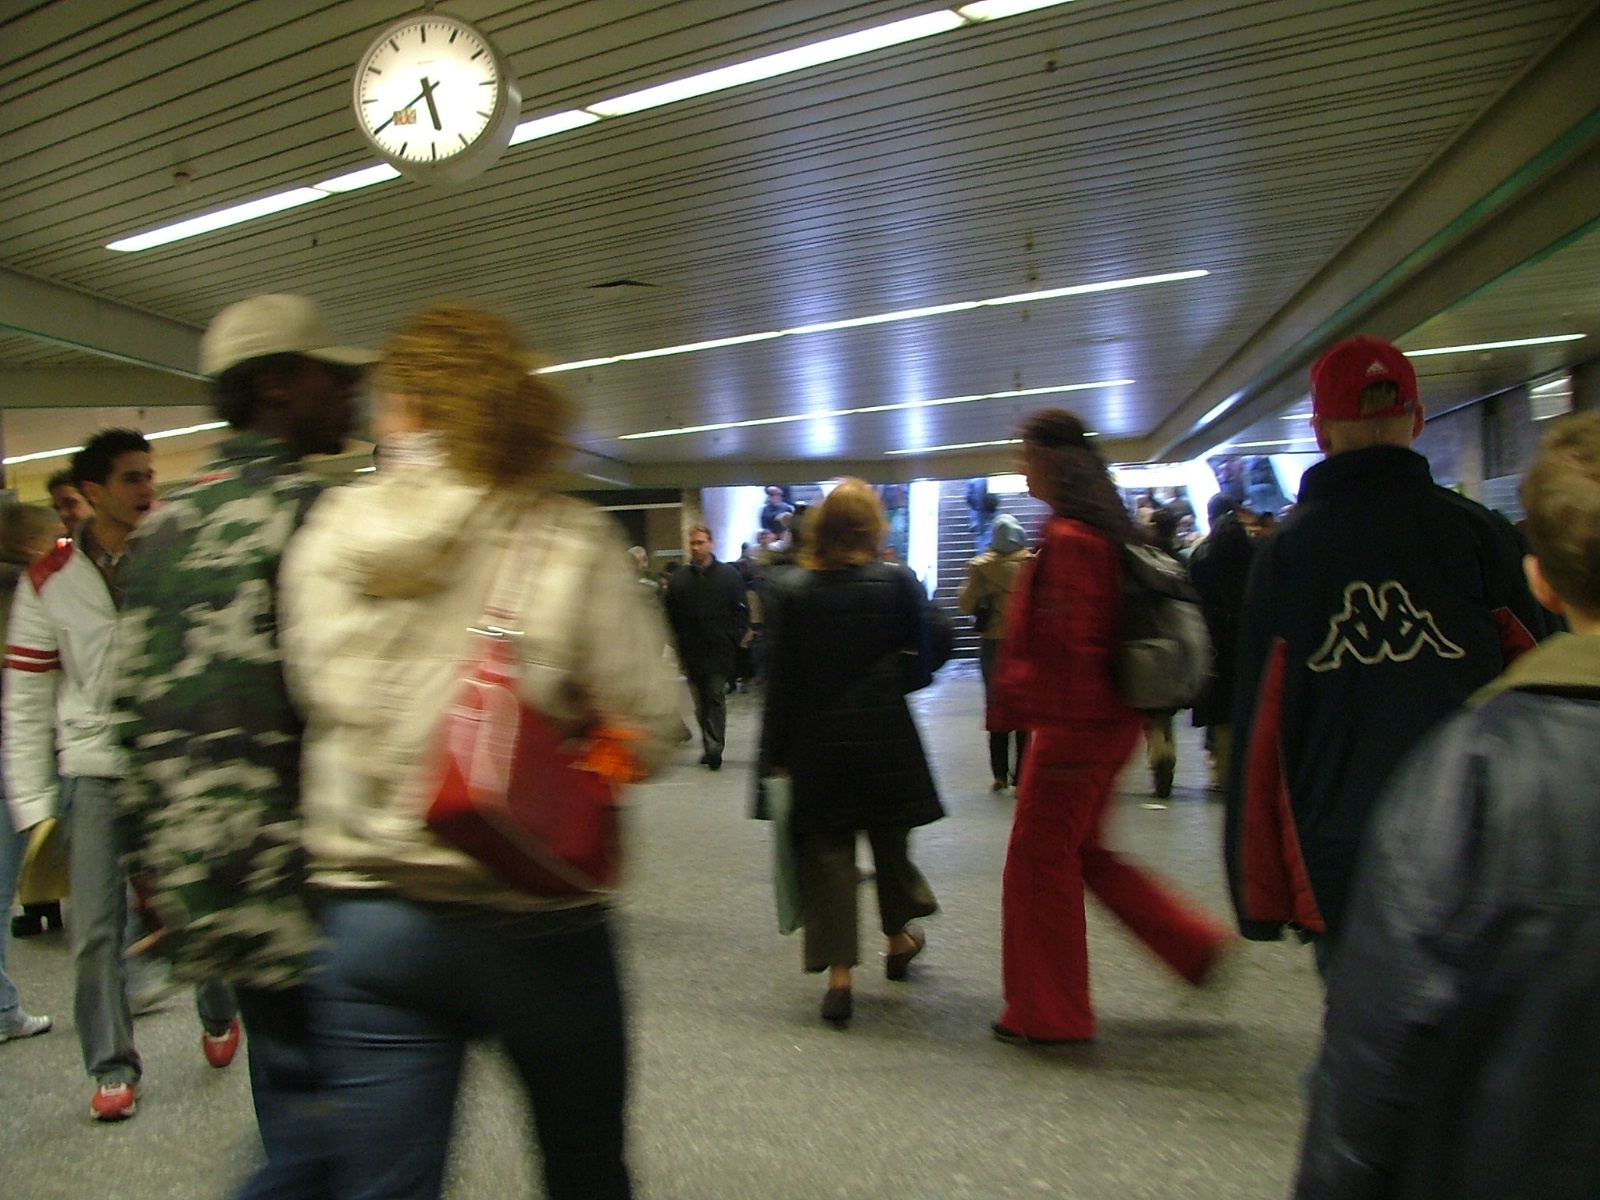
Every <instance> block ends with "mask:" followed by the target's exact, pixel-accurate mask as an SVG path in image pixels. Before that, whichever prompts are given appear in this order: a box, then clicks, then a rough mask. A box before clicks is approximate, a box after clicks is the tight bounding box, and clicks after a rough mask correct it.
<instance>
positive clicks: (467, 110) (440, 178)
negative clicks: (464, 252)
mask: <svg viewBox="0 0 1600 1200" xmlns="http://www.w3.org/2000/svg"><path fill="white" fill-rule="evenodd" d="M353 92H354V94H353V96H352V102H353V103H354V105H355V110H356V124H357V125H358V126H359V127H360V129H361V132H362V134H364V135H365V137H366V139H367V141H368V142H370V143H371V144H372V146H373V148H374V149H375V150H377V152H378V153H379V154H380V155H382V156H383V158H384V161H386V162H388V163H389V164H390V165H391V166H393V167H394V168H395V169H396V170H398V171H399V172H400V173H401V174H402V175H405V176H407V177H408V178H411V179H415V180H417V181H419V182H421V183H463V182H465V181H466V180H468V179H471V178H473V177H474V176H476V175H479V174H482V173H483V172H484V171H486V170H487V169H488V168H489V167H490V166H492V165H493V163H494V161H495V160H496V159H497V158H499V157H500V155H501V153H502V152H504V150H505V148H506V146H507V145H509V144H510V142H511V134H512V131H513V130H514V129H515V128H516V125H517V118H518V117H519V116H520V114H521V110H522V94H521V92H519V91H518V90H517V81H516V80H515V79H514V78H512V75H511V70H510V67H509V66H508V65H507V63H506V60H505V57H504V55H502V54H501V53H500V51H499V50H498V49H496V47H495V44H494V43H493V42H492V41H490V40H489V35H488V34H486V33H484V32H483V31H482V30H480V29H478V28H477V27H476V26H473V25H470V24H468V23H467V22H466V21H463V20H460V19H459V18H456V17H449V16H445V15H444V14H442V13H435V12H424V13H414V14H412V15H411V16H409V17H402V18H401V19H400V20H398V21H396V22H395V23H394V24H392V25H390V26H389V27H388V28H387V29H385V30H384V31H383V32H382V33H380V34H379V35H378V36H377V37H376V38H374V39H373V40H372V44H371V45H370V46H368V47H367V50H366V53H365V54H363V55H362V56H361V61H360V62H359V63H358V64H357V66H356V77H355V85H354V89H353Z"/></svg>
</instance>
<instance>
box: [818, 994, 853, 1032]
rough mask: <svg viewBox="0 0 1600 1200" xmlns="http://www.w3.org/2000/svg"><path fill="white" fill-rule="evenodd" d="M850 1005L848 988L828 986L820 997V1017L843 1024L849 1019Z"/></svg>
mask: <svg viewBox="0 0 1600 1200" xmlns="http://www.w3.org/2000/svg"><path fill="white" fill-rule="evenodd" d="M851 1007H852V1006H851V1001H850V989H849V988H847V987H843V988H829V989H828V993H827V995H825V996H823V997H822V1019H823V1020H824V1021H832V1022H834V1023H835V1024H843V1023H844V1022H845V1021H848V1020H849V1019H850V1010H851Z"/></svg>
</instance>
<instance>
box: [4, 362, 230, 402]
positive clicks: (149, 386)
mask: <svg viewBox="0 0 1600 1200" xmlns="http://www.w3.org/2000/svg"><path fill="white" fill-rule="evenodd" d="M210 403H211V393H210V391H209V389H207V387H206V385H205V382H204V381H203V380H201V379H198V378H193V377H186V376H180V375H175V374H173V373H171V372H168V371H154V370H149V369H140V368H138V367H130V366H106V367H78V366H72V367H0V408H4V409H22V408H168V407H172V406H175V405H189V404H200V405H209V404H210Z"/></svg>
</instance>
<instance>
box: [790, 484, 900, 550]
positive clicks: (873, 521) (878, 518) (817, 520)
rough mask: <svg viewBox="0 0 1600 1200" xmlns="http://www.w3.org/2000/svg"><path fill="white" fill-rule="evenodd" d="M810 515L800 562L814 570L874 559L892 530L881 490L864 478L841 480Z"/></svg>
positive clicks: (809, 511)
mask: <svg viewBox="0 0 1600 1200" xmlns="http://www.w3.org/2000/svg"><path fill="white" fill-rule="evenodd" d="M808 514H809V515H808V516H807V519H806V545H805V549H804V550H803V551H802V552H801V556H800V563H801V565H802V566H806V567H810V568H811V569H812V570H814V571H842V570H844V569H845V568H846V567H859V566H860V565H861V564H862V563H869V562H871V561H872V560H873V559H875V558H877V557H878V547H879V546H881V545H882V544H883V535H884V534H885V533H886V532H888V529H889V520H888V518H887V517H885V516H884V515H883V505H882V503H880V502H879V500H878V493H877V492H875V491H873V490H872V485H871V484H870V483H867V482H866V481H865V480H861V479H853V478H852V479H842V480H840V481H839V485H838V486H837V487H835V488H834V489H833V491H831V492H829V493H828V497H827V499H826V500H824V501H823V502H822V504H821V506H820V507H818V508H815V509H810V510H808Z"/></svg>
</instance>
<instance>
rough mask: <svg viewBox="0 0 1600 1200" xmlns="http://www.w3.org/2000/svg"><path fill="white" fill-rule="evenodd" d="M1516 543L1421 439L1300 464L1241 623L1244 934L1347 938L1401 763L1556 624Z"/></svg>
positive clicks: (1233, 864) (1234, 787)
mask: <svg viewBox="0 0 1600 1200" xmlns="http://www.w3.org/2000/svg"><path fill="white" fill-rule="evenodd" d="M1523 553H1524V547H1523V543H1522V540H1521V538H1520V537H1519V536H1518V534H1517V532H1516V531H1515V530H1514V529H1513V528H1512V527H1511V526H1510V525H1509V524H1508V523H1507V522H1506V520H1505V518H1504V517H1501V516H1500V515H1498V514H1497V513H1492V512H1490V511H1489V510H1488V509H1486V508H1484V507H1483V506H1482V505H1479V504H1475V503H1473V502H1472V501H1471V500H1468V499H1467V498H1465V497H1464V496H1458V495H1456V494H1455V493H1454V492H1452V491H1449V490H1447V489H1446V488H1442V487H1440V486H1438V485H1437V484H1435V483H1434V482H1433V477H1432V475H1431V474H1430V473H1429V470H1428V460H1427V459H1425V458H1423V457H1422V455H1420V454H1417V453H1415V452H1414V451H1411V450H1403V449H1401V448H1399V447H1397V446H1374V447H1372V448H1371V449H1366V450H1352V451H1349V452H1347V453H1344V454H1336V455H1334V456H1333V457H1331V458H1327V459H1324V460H1323V461H1322V462H1320V463H1318V464H1317V465H1316V466H1314V467H1312V468H1311V469H1310V470H1308V471H1307V472H1306V473H1305V475H1304V476H1303V477H1302V479H1301V481H1300V503H1299V505H1298V506H1297V507H1296V509H1295V512H1294V515H1293V516H1291V517H1290V518H1289V519H1288V520H1287V521H1285V522H1284V523H1283V524H1282V525H1281V526H1280V527H1279V528H1278V530H1277V532H1275V533H1273V534H1272V535H1271V536H1270V537H1268V538H1265V539H1264V540H1262V541H1261V542H1259V543H1257V547H1256V552H1255V558H1254V561H1253V562H1252V563H1251V566H1250V577H1249V582H1248V584H1247V586H1246V589H1245V604H1244V616H1243V620H1242V622H1241V624H1240V628H1239V655H1238V660H1237V667H1238V674H1237V685H1236V687H1235V689H1234V717H1233V739H1234V751H1233V763H1232V768H1231V773H1232V779H1231V781H1230V786H1229V794H1228V813H1227V845H1228V867H1229V871H1230V876H1231V879H1232V882H1233V884H1234V899H1235V904H1236V905H1237V907H1238V910H1239V916H1240V931H1241V932H1243V933H1244V934H1245V935H1246V936H1247V937H1254V938H1265V939H1271V938H1275V937H1278V936H1281V929H1280V927H1281V926H1282V925H1284V924H1287V923H1292V924H1295V925H1298V926H1300V927H1301V928H1305V929H1311V930H1318V929H1325V930H1327V931H1328V932H1330V933H1331V934H1333V935H1334V936H1335V937H1337V936H1338V933H1339V928H1340V925H1341V923H1342V919H1343V916H1344V908H1345V902H1346V898H1347V896H1348V893H1349V887H1350V880H1351V877H1352V876H1353V874H1354V871H1355V863H1356V855H1357V853H1358V851H1359V850H1360V847H1361V840H1362V837H1363V836H1364V835H1365V833H1366V829H1367V825H1368V822H1369V821H1370V819H1371V814H1372V805H1373V802H1374V801H1375V800H1376V799H1377V797H1378V795H1379V793H1380V792H1381V791H1382V790H1383V785H1384V782H1385V781H1386V780H1387V779H1388V777H1389V775H1390V773H1391V772H1392V771H1393V770H1394V769H1395V767H1396V766H1398V765H1399V763H1400V760H1401V759H1402V758H1404V757H1405V755H1406V753H1407V752H1408V751H1409V750H1411V748H1412V747H1414V746H1415V745H1416V744H1417V743H1418V742H1420V741H1421V740H1422V738H1423V736H1424V735H1425V734H1426V733H1427V732H1428V731H1429V730H1430V729H1432V728H1433V727H1434V726H1435V725H1436V724H1438V722H1439V721H1441V720H1443V719H1444V718H1445V717H1447V716H1449V715H1450V714H1451V713H1452V712H1454V711H1455V710H1456V709H1457V708H1458V707H1460V705H1461V704H1462V703H1463V702H1465V701H1466V699H1467V698H1468V697H1469V696H1471V695H1472V694H1473V693H1474V692H1475V691H1477V690H1478V689H1479V688H1481V687H1483V686H1484V685H1485V684H1487V683H1488V682H1489V681H1490V680H1492V679H1494V678H1495V677H1496V676H1498V675H1499V674H1500V673H1501V671H1503V670H1504V669H1505V667H1506V665H1507V664H1508V663H1510V662H1512V661H1513V660H1514V659H1515V658H1516V657H1517V655H1518V654H1519V653H1521V652H1522V651H1524V650H1526V649H1529V648H1531V647H1532V646H1533V645H1534V644H1535V643H1536V642H1538V641H1539V640H1540V639H1541V638H1542V637H1544V636H1545V635H1546V634H1547V633H1548V632H1549V631H1550V621H1549V619H1548V617H1549V614H1548V613H1546V612H1545V611H1544V610H1543V609H1541V608H1540V607H1539V605H1538V603H1537V602H1536V601H1535V600H1534V598H1533V595H1532V593H1530V592H1529V591H1528V584H1527V581H1526V580H1525V579H1524V578H1523V574H1522V556H1523Z"/></svg>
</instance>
